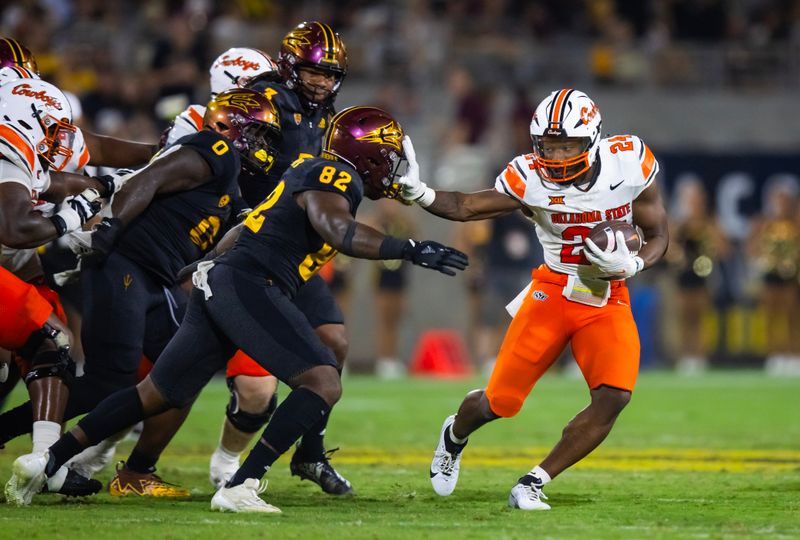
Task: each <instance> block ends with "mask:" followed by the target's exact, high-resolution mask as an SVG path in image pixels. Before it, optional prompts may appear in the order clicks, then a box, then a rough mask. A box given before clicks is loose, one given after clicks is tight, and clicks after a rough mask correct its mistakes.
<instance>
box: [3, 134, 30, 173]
mask: <svg viewBox="0 0 800 540" xmlns="http://www.w3.org/2000/svg"><path fill="white" fill-rule="evenodd" d="M0 137H2V138H3V139H5V141H6V142H7V143H8V144H9V145H10V146H12V147H13V148H14V150H16V151H17V152H18V153H19V154H20V157H22V158H24V159H25V160H26V161H27V162H28V166H29V167H30V168H31V171H33V170H34V167H35V161H34V155H33V148H31V145H30V144H28V142H27V141H26V140H25V139H23V138H22V136H21V135H20V134H19V133H17V132H16V131H14V130H13V129H11V128H10V127H8V126H3V125H0Z"/></svg>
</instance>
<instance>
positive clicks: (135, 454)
mask: <svg viewBox="0 0 800 540" xmlns="http://www.w3.org/2000/svg"><path fill="white" fill-rule="evenodd" d="M157 461H158V456H156V457H153V456H148V455H147V454H144V453H142V452H141V451H139V450H137V449H136V448H134V449H133V451H131V455H130V456H128V461H126V462H125V467H127V468H128V469H130V470H132V471H135V472H138V473H142V474H148V473H151V472H155V470H156V462H157Z"/></svg>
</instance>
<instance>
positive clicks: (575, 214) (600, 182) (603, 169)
mask: <svg viewBox="0 0 800 540" xmlns="http://www.w3.org/2000/svg"><path fill="white" fill-rule="evenodd" d="M599 146H600V148H599V153H598V162H599V166H600V172H599V173H598V176H597V179H596V180H595V182H594V184H592V185H591V186H590V187H589V188H588V189H587V190H586V191H583V190H582V189H579V188H577V187H575V186H574V185H572V184H568V185H563V186H562V185H559V184H556V183H553V182H547V181H544V180H542V179H541V178H540V177H539V175H538V174H537V172H536V166H535V165H534V158H533V154H526V155H522V156H517V157H516V158H514V159H513V160H512V161H511V163H509V165H508V167H506V169H505V170H504V171H503V172H502V173H500V175H499V176H498V177H497V180H496V182H495V189H496V190H497V191H499V192H500V193H503V194H504V195H507V196H509V197H512V198H514V199H516V200H518V201H520V202H521V203H523V204H524V205H525V206H526V207H527V208H528V209H529V210H530V211H531V213H532V214H533V216H532V217H531V219H532V220H533V222H534V223H535V224H536V235H537V236H538V238H539V242H540V243H541V244H542V248H543V250H544V259H545V263H547V266H549V267H550V268H551V269H552V270H555V271H556V272H562V273H564V274H573V275H577V271H578V266H579V265H581V264H583V265H586V264H589V261H588V260H587V259H586V256H585V255H584V253H583V239H584V238H585V237H586V236H587V235H588V234H589V232H590V231H591V230H592V228H593V227H594V226H595V225H596V224H597V223H600V222H601V221H606V220H612V219H613V220H618V221H625V222H627V223H632V222H633V209H632V205H633V201H634V199H636V197H638V196H639V194H640V193H641V192H642V191H644V189H645V188H647V187H649V186H650V185H651V184H652V182H653V181H654V179H655V177H656V175H657V174H658V162H657V161H656V159H655V157H654V156H653V153H652V152H651V151H650V149H649V148H648V147H647V145H645V144H644V142H643V141H642V140H641V139H640V138H639V137H636V136H635V135H618V136H615V137H608V138H606V139H603V140H601V141H600V143H599Z"/></svg>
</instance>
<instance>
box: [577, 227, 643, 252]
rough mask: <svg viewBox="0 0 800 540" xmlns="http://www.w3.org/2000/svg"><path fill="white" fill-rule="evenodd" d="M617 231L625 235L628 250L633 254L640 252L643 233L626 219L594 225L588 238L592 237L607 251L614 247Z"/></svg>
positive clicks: (596, 243)
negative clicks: (625, 220)
mask: <svg viewBox="0 0 800 540" xmlns="http://www.w3.org/2000/svg"><path fill="white" fill-rule="evenodd" d="M617 231H622V234H624V235H625V243H626V244H627V246H628V251H630V252H631V253H633V254H636V253H639V250H640V249H642V235H641V233H640V232H639V229H638V228H637V227H635V226H633V225H631V224H630V223H626V222H624V221H602V222H600V223H598V224H597V225H595V226H594V228H593V229H592V231H591V232H590V233H589V236H587V238H591V239H592V242H594V243H595V245H596V246H597V247H598V248H600V249H602V250H603V251H607V250H609V248H610V249H614V246H615V243H616V240H615V234H616V232H617Z"/></svg>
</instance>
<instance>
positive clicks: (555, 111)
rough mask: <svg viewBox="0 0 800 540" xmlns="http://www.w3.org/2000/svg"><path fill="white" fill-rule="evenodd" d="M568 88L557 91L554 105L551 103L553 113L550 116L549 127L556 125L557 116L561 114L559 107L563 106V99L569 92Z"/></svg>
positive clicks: (557, 122) (557, 121)
mask: <svg viewBox="0 0 800 540" xmlns="http://www.w3.org/2000/svg"><path fill="white" fill-rule="evenodd" d="M570 90H571V89H570V88H564V89H563V90H562V91H561V92H559V93H558V95H557V96H556V99H555V105H553V114H552V115H551V116H550V127H551V128H553V129H555V128H557V127H558V124H559V117H560V116H561V109H562V108H563V107H564V100H565V98H566V97H567V94H568V93H569V91H570Z"/></svg>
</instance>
